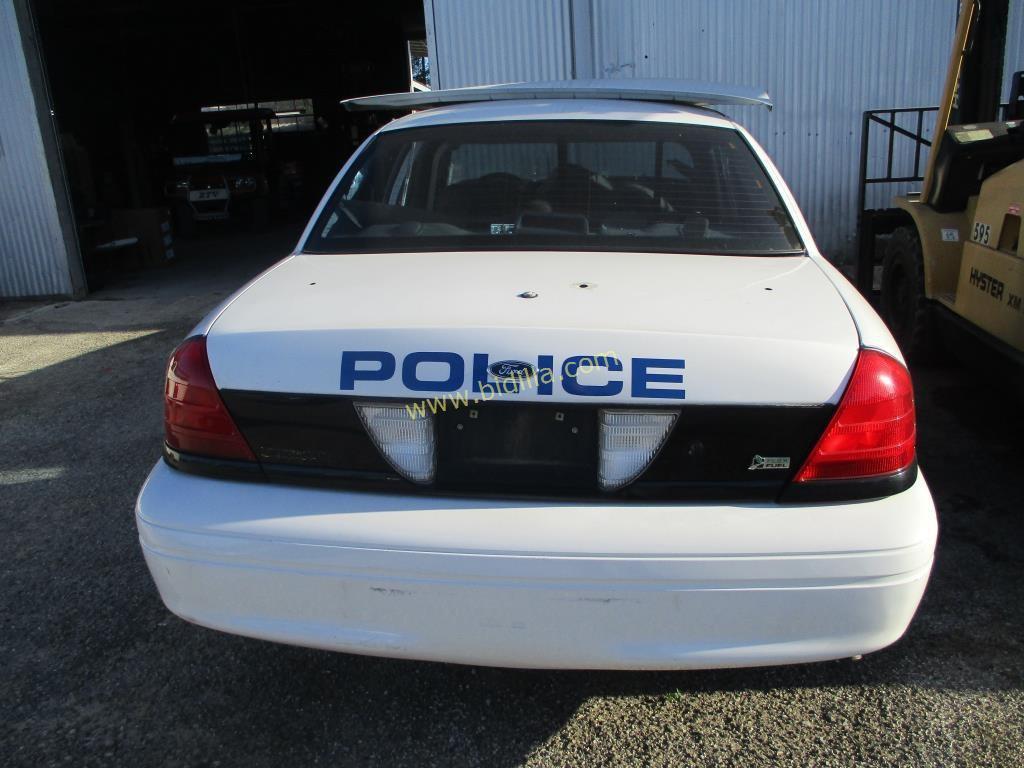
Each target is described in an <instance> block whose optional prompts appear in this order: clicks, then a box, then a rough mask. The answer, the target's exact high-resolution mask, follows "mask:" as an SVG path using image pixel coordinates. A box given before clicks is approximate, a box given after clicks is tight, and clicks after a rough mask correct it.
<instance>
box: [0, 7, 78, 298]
mask: <svg viewBox="0 0 1024 768" xmlns="http://www.w3.org/2000/svg"><path fill="white" fill-rule="evenodd" d="M0 104H2V107H0V296H7V297H16V296H40V295H42V296H47V295H57V294H63V295H66V294H70V293H71V292H72V285H71V276H70V272H69V270H68V255H67V249H66V246H65V242H64V237H63V234H62V231H61V227H60V221H59V219H58V216H57V204H56V200H55V198H54V192H53V186H52V184H51V181H50V174H49V170H48V166H47V163H46V156H45V155H44V152H43V140H42V135H41V134H40V131H39V120H38V117H37V113H36V106H35V102H34V99H33V95H32V89H31V87H30V85H29V76H28V68H27V66H26V63H25V54H24V51H23V49H22V43H21V35H20V33H19V30H18V22H17V19H16V16H15V12H14V5H13V2H12V0H0Z"/></svg>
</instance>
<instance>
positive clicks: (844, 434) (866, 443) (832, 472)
mask: <svg viewBox="0 0 1024 768" xmlns="http://www.w3.org/2000/svg"><path fill="white" fill-rule="evenodd" d="M915 442H916V426H915V417H914V389H913V386H912V385H911V382H910V373H909V372H908V371H907V369H906V368H905V367H904V366H903V365H902V364H901V363H900V362H899V361H897V360H895V359H893V358H891V357H889V355H886V354H884V353H882V352H878V351H876V350H873V349H863V350H861V352H860V356H859V357H858V358H857V364H856V366H855V367H854V369H853V376H851V377H850V383H849V384H848V385H847V387H846V392H845V393H844V394H843V397H842V399H841V400H840V401H839V407H838V408H837V409H836V412H835V414H834V415H833V416H832V420H831V421H830V422H829V425H828V427H827V428H826V429H825V433H824V434H823V435H822V436H821V439H820V440H818V444H817V445H816V446H815V447H814V450H813V451H812V452H811V455H810V456H809V457H808V459H807V461H806V462H804V465H803V467H802V468H801V469H800V472H799V473H797V476H796V482H798V483H805V482H809V481H814V480H835V479H853V478H862V477H875V476H878V475H887V474H891V473H893V472H898V471H900V470H902V469H906V468H907V467H909V466H910V465H911V464H912V463H913V461H914V451H915Z"/></svg>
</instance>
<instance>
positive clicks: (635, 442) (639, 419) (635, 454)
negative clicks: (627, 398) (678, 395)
mask: <svg viewBox="0 0 1024 768" xmlns="http://www.w3.org/2000/svg"><path fill="white" fill-rule="evenodd" d="M678 416H679V412H678V411H619V410H602V411H601V415H600V420H601V432H600V438H599V439H600V441H601V443H600V445H601V464H600V468H599V469H598V480H599V481H600V483H601V489H602V490H605V491H614V490H616V489H618V488H621V487H622V486H624V485H626V484H627V483H629V482H631V481H633V480H635V479H636V478H637V477H638V476H639V475H640V473H641V472H643V471H644V470H645V469H647V466H648V465H649V464H650V463H651V460H652V459H653V458H654V457H655V456H656V455H657V453H658V451H659V450H661V446H662V444H663V443H664V442H665V438H666V437H667V436H668V433H669V430H671V429H672V425H673V424H674V423H675V420H676V418H677V417H678Z"/></svg>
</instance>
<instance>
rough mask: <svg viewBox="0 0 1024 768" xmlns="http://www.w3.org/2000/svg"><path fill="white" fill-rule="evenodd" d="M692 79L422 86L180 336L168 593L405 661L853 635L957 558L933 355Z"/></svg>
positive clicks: (905, 602)
mask: <svg viewBox="0 0 1024 768" xmlns="http://www.w3.org/2000/svg"><path fill="white" fill-rule="evenodd" d="M766 100H767V97H766V96H764V95H762V94H759V93H756V92H748V91H743V90H738V89H718V88H709V87H706V86H699V85H695V84H692V83H682V82H657V83H653V82H650V81H611V82H609V81H604V82H600V81H594V82H584V81H576V82H573V83H566V84H558V83H554V84H535V85H515V86H490V87H484V88H474V89H461V90H457V91H448V92H435V93H422V94H398V95H391V96H381V97H370V98H367V99H360V100H356V101H355V102H354V103H353V104H351V105H350V106H353V107H357V108H358V107H366V108H386V107H393V108H406V109H408V108H422V107H429V106H434V108H432V109H425V110H422V111H419V112H416V113H414V114H412V115H410V116H408V117H404V118H402V119H399V120H395V121H394V122H392V123H390V124H388V125H387V126H386V127H384V128H383V129H381V130H380V131H378V132H377V133H376V134H375V135H374V136H373V137H372V138H371V139H369V140H368V141H367V142H366V144H365V145H364V146H363V147H362V148H361V149H360V150H359V151H358V152H357V153H356V155H355V156H354V157H353V158H352V159H351V160H350V161H349V163H348V164H347V165H346V166H345V168H344V169H342V171H341V173H340V174H339V176H338V178H337V180H336V181H335V182H334V184H333V185H332V186H331V188H330V190H329V191H328V193H327V195H326V196H325V198H324V200H323V202H322V203H321V205H320V207H319V209H318V210H317V212H316V214H315V215H314V217H313V219H312V221H311V222H310V224H309V226H308V228H307V229H306V231H305V233H304V234H303V236H302V239H301V241H300V242H299V244H298V247H297V248H296V249H295V253H294V254H293V255H291V256H289V257H288V258H286V259H285V260H284V261H282V262H280V263H279V264H277V265H276V266H274V267H273V268H271V269H270V270H269V271H267V272H266V273H264V274H263V275H261V276H260V277H258V278H257V279H256V280H254V281H253V282H251V283H250V284H249V285H247V286H246V287H244V288H243V289H242V290H240V291H239V292H238V293H236V294H235V295H234V296H233V297H231V298H230V299H229V300H228V301H226V302H225V303H224V304H223V305H222V306H221V307H219V308H218V309H217V310H215V311H214V312H213V313H212V314H211V315H210V316H209V317H208V318H207V319H206V320H205V321H204V322H202V323H201V324H200V325H199V327H197V328H196V329H195V331H194V332H193V333H192V335H191V336H190V337H189V338H188V339H186V340H185V341H184V342H183V343H182V345H181V346H180V347H178V349H177V350H176V351H175V352H174V354H173V356H172V358H171V360H170V363H169V365H168V370H167V382H166V411H165V416H166V450H165V457H164V460H163V461H161V462H159V463H158V464H157V466H156V467H155V468H154V469H153V471H152V473H151V474H150V476H149V479H148V480H147V482H146V484H145V487H144V488H143V489H142V492H141V495H140V497H139V500H138V505H137V512H136V513H137V523H138V528H139V533H140V538H141V542H142V547H143V550H144V552H145V557H146V560H147V562H148V564H149V567H150V570H151V572H152V575H153V578H154V579H155V581H156V584H157V586H158V588H159V590H160V594H161V596H162V597H163V600H164V602H165V603H166V604H167V606H168V607H169V608H170V609H171V610H172V611H173V612H174V613H176V614H178V615H179V616H181V617H183V618H185V619H188V620H189V621H193V622H196V623H198V624H202V625H205V626H208V627H213V628H216V629H220V630H224V631H227V632H234V633H238V634H242V635H249V636H252V637H259V638H265V639H269V640H276V641H281V642H285V643H294V644H297V645H306V646H313V647H318V648H327V649H335V650H341V651H348V652H353V653H366V654H374V655H382V656H396V657H408V658H416V659H434V660H441V661H451V662H462V663H473V664H489V665H499V666H522V667H563V668H626V669H643V668H651V669H658V668H661V669H664V668H687V667H717V666H744V665H760V664H782V663H789V662H800V661H813V660H822V659H830V658H837V657H844V656H852V655H855V654H862V653H866V652H868V651H873V650H876V649H879V648H882V647H883V646H886V645H888V644H889V643H892V642H893V641H894V640H896V639H897V638H899V637H900V635H902V634H903V632H904V631H905V629H906V627H907V625H908V623H909V622H910V619H911V617H912V616H913V614H914V611H915V609H916V607H917V605H918V602H919V600H920V598H921V595H922V593H923V591H924V588H925V584H926V582H927V579H928V574H929V571H930V568H931V564H932V556H933V551H934V547H935V538H936V520H935V511H934V507H933V504H932V500H931V497H930V495H929V492H928V488H927V486H926V485H925V481H924V479H923V478H922V476H921V474H920V473H919V471H918V468H917V465H916V460H915V417H914V399H913V393H912V390H911V382H910V377H909V375H908V373H907V369H906V367H905V366H904V363H903V361H902V358H901V356H900V352H899V350H898V349H897V347H896V344H895V343H894V342H893V339H892V337H891V336H890V334H889V332H888V331H887V330H886V328H885V326H884V325H883V324H882V323H881V322H880V321H879V319H878V317H877V316H876V315H875V313H874V312H873V311H872V310H871V308H870V307H869V306H868V304H867V303H866V302H865V301H864V300H863V299H862V298H861V296H860V295H859V294H858V293H857V292H856V291H855V290H854V289H853V288H852V287H851V286H850V284H849V283H848V282H847V281H846V280H845V279H844V278H843V277H842V276H841V275H840V274H839V273H838V272H837V271H836V270H835V269H833V268H832V266H830V264H829V263H828V262H827V261H826V260H825V259H824V258H823V257H822V256H821V255H820V254H819V253H818V251H817V249H816V248H815V245H814V241H813V240H812V238H811V233H810V232H809V231H808V229H807V225H806V224H805V222H804V220H803V218H802V217H801V215H800V212H799V210H798V209H797V206H796V203H795V202H794V200H793V197H792V195H791V194H790V192H789V191H788V189H787V188H786V185H785V184H784V182H783V181H782V179H781V177H780V176H779V173H778V171H777V170H776V169H775V168H774V166H773V165H772V163H771V161H770V160H769V159H768V157H767V156H766V155H765V153H764V151H763V150H762V149H761V148H760V147H758V145H757V144H756V142H754V141H753V139H751V137H750V136H749V135H748V134H747V133H746V132H745V131H744V130H743V129H742V128H740V127H739V126H737V125H736V124H735V123H734V122H732V121H731V120H729V119H727V118H725V117H723V116H722V115H721V114H719V113H717V112H714V111H713V110H711V109H708V108H707V107H708V106H709V105H714V104H757V103H760V104H764V103H766Z"/></svg>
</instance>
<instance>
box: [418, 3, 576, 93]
mask: <svg viewBox="0 0 1024 768" xmlns="http://www.w3.org/2000/svg"><path fill="white" fill-rule="evenodd" d="M424 13H425V16H426V20H427V30H428V33H429V36H430V41H431V42H432V43H433V45H434V47H433V49H432V50H431V51H430V55H431V68H432V70H433V72H432V75H433V76H434V88H458V87H459V86H463V85H478V84H480V83H502V82H512V81H517V80H562V79H568V78H571V77H572V45H571V43H570V40H571V37H570V35H571V30H570V14H569V5H568V3H567V2H566V0H528V2H520V1H519V0H513V2H507V1H504V2H503V0H437V1H436V2H433V3H431V0H426V2H425V3H424Z"/></svg>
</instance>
